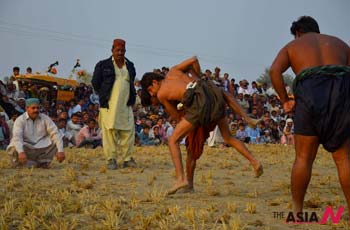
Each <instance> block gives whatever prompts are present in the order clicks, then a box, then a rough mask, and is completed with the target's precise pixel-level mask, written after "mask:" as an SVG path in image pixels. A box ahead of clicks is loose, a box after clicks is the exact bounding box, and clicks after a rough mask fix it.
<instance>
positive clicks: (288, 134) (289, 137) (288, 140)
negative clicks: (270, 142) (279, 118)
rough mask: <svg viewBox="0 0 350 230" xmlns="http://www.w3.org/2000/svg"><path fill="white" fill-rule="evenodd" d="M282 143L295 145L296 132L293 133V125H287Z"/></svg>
mask: <svg viewBox="0 0 350 230" xmlns="http://www.w3.org/2000/svg"><path fill="white" fill-rule="evenodd" d="M281 144H282V145H294V134H293V133H292V130H291V127H290V126H286V127H285V130H284V132H283V135H282V137H281Z"/></svg>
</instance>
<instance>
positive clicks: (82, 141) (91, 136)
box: [77, 118, 102, 149]
mask: <svg viewBox="0 0 350 230" xmlns="http://www.w3.org/2000/svg"><path fill="white" fill-rule="evenodd" d="M90 145H91V147H92V148H93V149H94V148H96V147H98V146H102V136H101V130H100V129H99V128H98V127H97V125H96V120H95V119H93V118H90V120H89V122H88V125H87V126H85V127H83V128H82V129H81V130H80V131H79V133H78V137H77V146H78V148H81V147H84V146H85V147H87V146H90Z"/></svg>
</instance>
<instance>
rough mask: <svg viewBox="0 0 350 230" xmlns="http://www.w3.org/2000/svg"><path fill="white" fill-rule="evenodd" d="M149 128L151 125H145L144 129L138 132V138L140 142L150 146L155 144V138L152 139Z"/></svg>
mask: <svg viewBox="0 0 350 230" xmlns="http://www.w3.org/2000/svg"><path fill="white" fill-rule="evenodd" d="M149 130H150V127H149V126H148V125H145V126H144V127H143V129H142V131H141V132H140V133H139V134H138V138H139V144H140V145H141V146H142V145H146V146H150V145H155V142H154V140H152V139H151V138H150V136H149Z"/></svg>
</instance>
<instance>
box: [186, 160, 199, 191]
mask: <svg viewBox="0 0 350 230" xmlns="http://www.w3.org/2000/svg"><path fill="white" fill-rule="evenodd" d="M195 168H196V160H195V159H193V157H192V156H191V154H187V160H186V177H187V181H188V187H187V188H185V191H184V192H193V191H194V190H193V177H194V170H195Z"/></svg>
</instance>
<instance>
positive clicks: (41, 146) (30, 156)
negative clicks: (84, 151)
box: [7, 98, 65, 168]
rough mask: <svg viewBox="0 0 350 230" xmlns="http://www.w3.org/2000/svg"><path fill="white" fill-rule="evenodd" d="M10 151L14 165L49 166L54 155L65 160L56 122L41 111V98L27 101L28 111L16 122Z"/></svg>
mask: <svg viewBox="0 0 350 230" xmlns="http://www.w3.org/2000/svg"><path fill="white" fill-rule="evenodd" d="M7 152H8V154H9V155H10V159H11V162H12V164H13V166H25V167H39V168H49V166H50V163H51V161H52V159H53V157H54V156H55V155H56V157H57V160H58V161H59V162H62V161H63V160H64V159H65V155H64V152H63V142H62V139H61V138H60V135H59V133H58V129H57V127H56V125H55V123H54V122H53V121H52V120H51V119H50V118H49V117H48V116H46V115H45V114H41V113H39V99H37V98H30V99H27V100H26V112H25V113H24V114H22V115H21V116H19V117H18V118H17V119H16V121H15V123H14V126H13V137H12V139H11V142H10V144H9V146H8V148H7Z"/></svg>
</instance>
